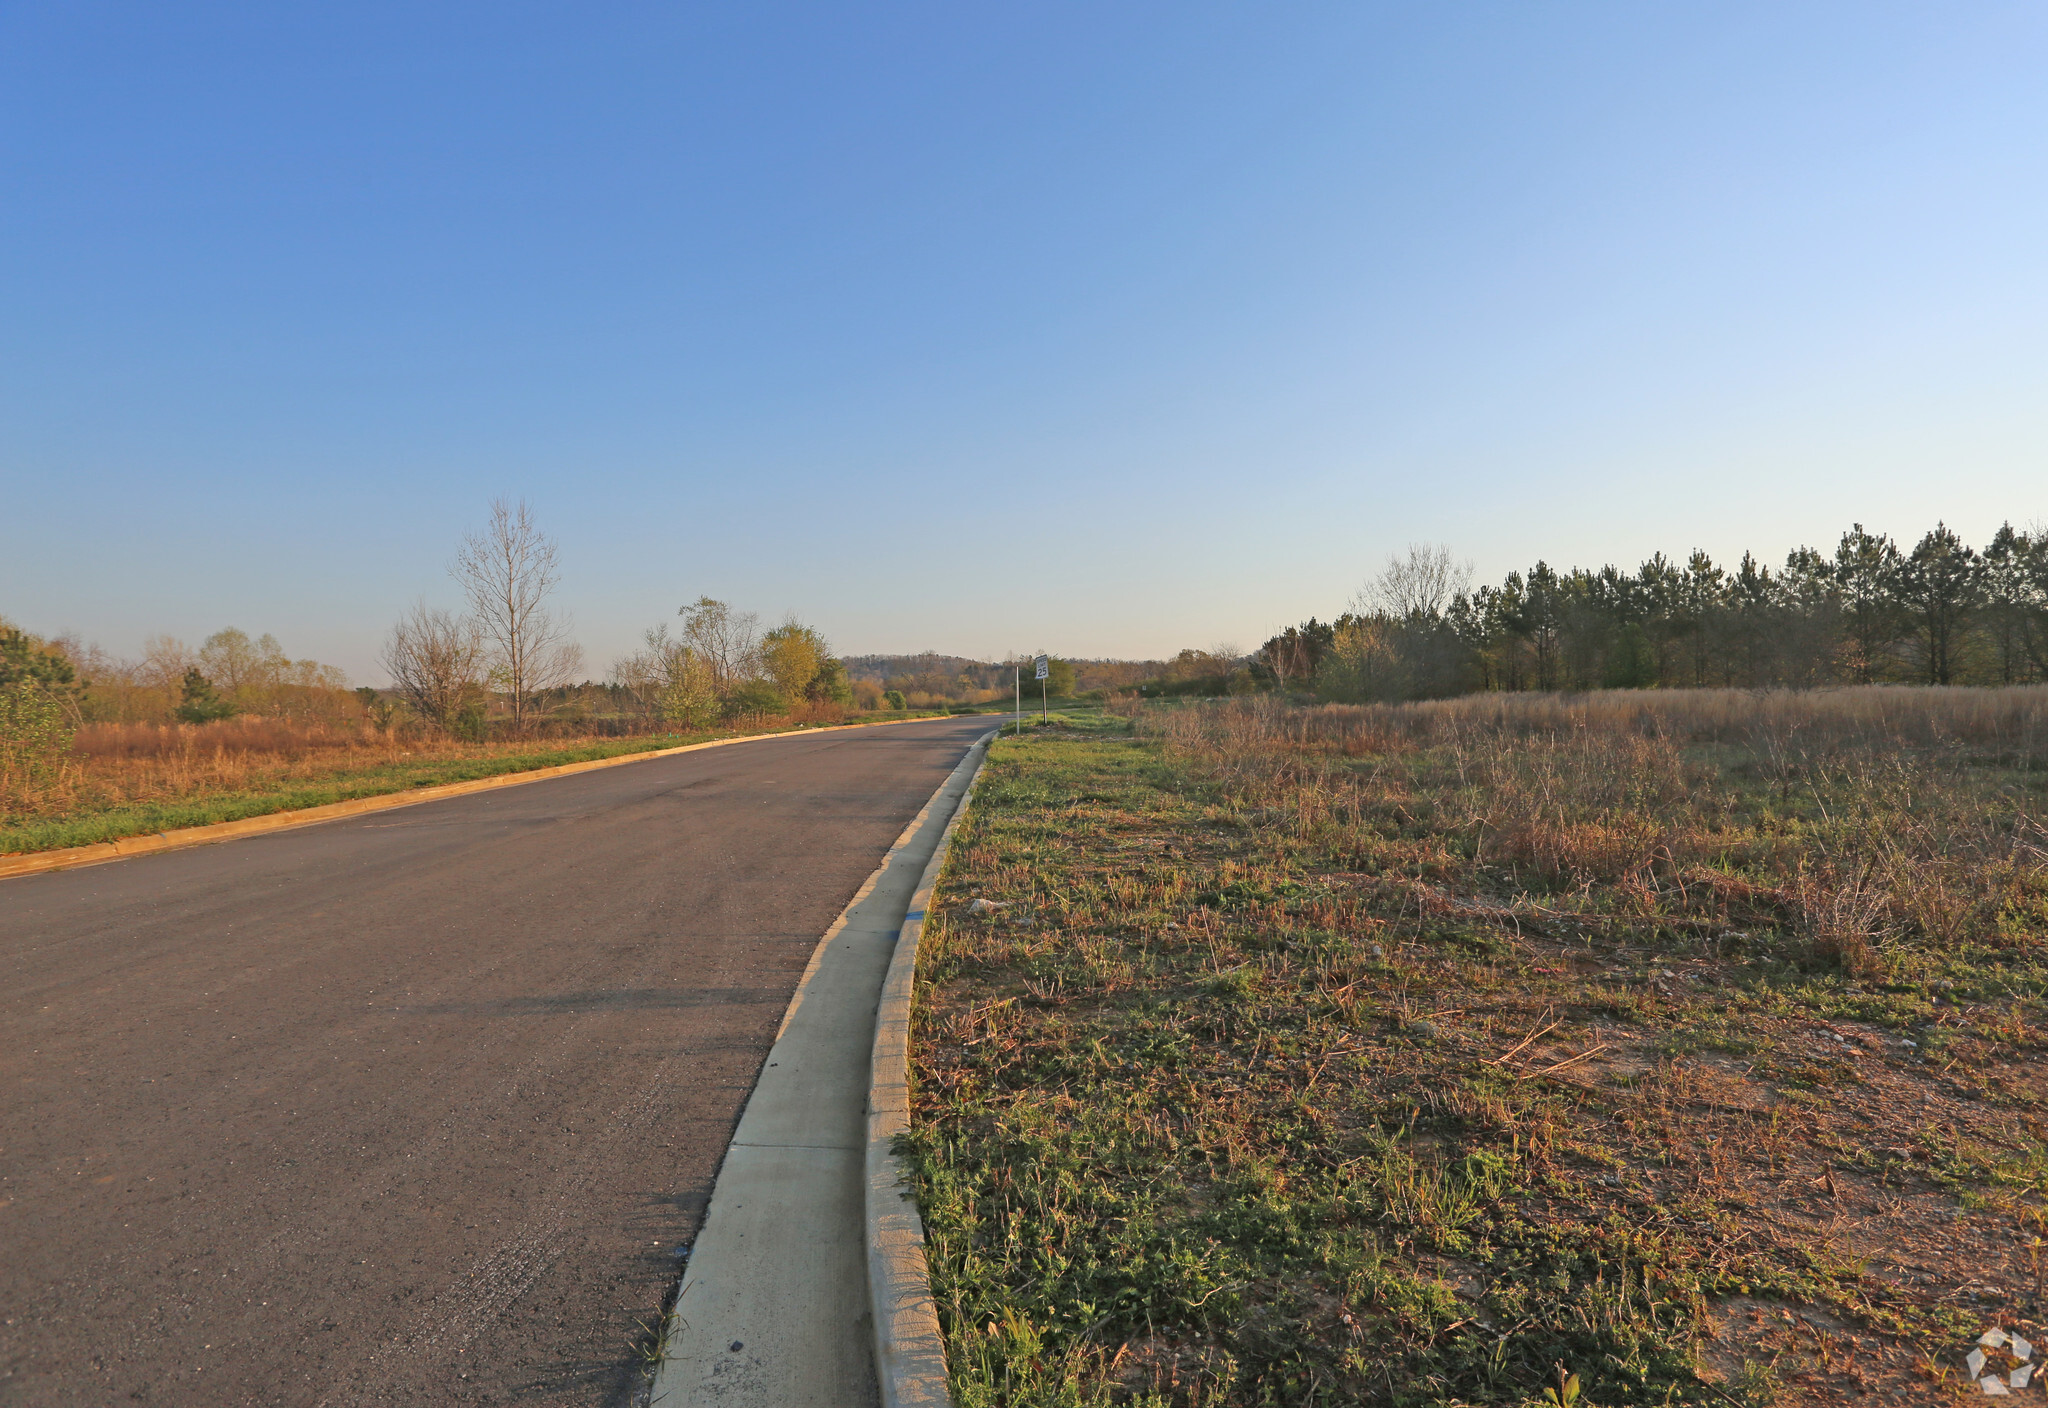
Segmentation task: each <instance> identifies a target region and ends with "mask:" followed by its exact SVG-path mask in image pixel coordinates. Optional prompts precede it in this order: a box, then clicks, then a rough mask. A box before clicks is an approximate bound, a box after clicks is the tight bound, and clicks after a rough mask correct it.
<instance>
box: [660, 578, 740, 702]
mask: <svg viewBox="0 0 2048 1408" xmlns="http://www.w3.org/2000/svg"><path fill="white" fill-rule="evenodd" d="M676 614H677V615H679V616H681V617H682V618H683V643H684V644H686V645H688V646H689V647H690V649H691V650H693V651H695V652H696V654H697V658H699V659H700V660H702V661H703V662H704V664H705V665H706V666H707V667H709V669H710V671H711V684H712V688H714V689H715V690H717V691H718V697H719V698H720V699H723V698H725V697H726V696H727V695H729V694H731V693H732V691H733V690H734V688H735V687H737V686H738V685H740V684H742V683H744V682H745V681H747V680H750V679H753V678H755V677H756V676H757V675H759V674H760V672H761V618H760V617H759V616H757V615H755V614H754V613H753V612H751V611H735V610H733V609H732V608H731V607H730V606H728V605H726V604H725V603H724V602H722V601H716V600H713V599H712V598H711V597H708V596H703V597H698V598H697V600H696V601H695V602H693V603H692V604H691V605H689V606H685V607H683V608H682V609H681V610H679V611H678V612H677V613H676Z"/></svg>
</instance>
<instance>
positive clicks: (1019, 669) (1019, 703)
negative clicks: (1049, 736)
mask: <svg viewBox="0 0 2048 1408" xmlns="http://www.w3.org/2000/svg"><path fill="white" fill-rule="evenodd" d="M1010 673H1011V675H1012V676H1013V678H1012V679H1011V680H1010V684H1011V686H1012V687H1013V688H1014V689H1015V690H1016V697H1015V707H1014V708H1012V709H1011V710H1010V712H1011V714H1012V715H1014V716H1015V717H1013V718H1012V719H1011V720H1010V731H1011V732H1012V733H1018V734H1021V733H1023V732H1024V662H1023V661H1021V660H1018V661H1013V662H1012V668H1011V671H1010Z"/></svg>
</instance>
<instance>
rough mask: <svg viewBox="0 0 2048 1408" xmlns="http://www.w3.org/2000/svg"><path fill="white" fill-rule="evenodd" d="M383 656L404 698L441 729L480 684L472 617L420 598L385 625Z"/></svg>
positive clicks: (480, 650) (480, 655)
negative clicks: (388, 628) (393, 622)
mask: <svg viewBox="0 0 2048 1408" xmlns="http://www.w3.org/2000/svg"><path fill="white" fill-rule="evenodd" d="M383 660H384V668H385V669H386V670H389V671H390V672H391V682H392V683H393V684H395V685H397V686H398V692H399V693H400V694H401V695H403V696H404V697H405V701H406V702H407V703H408V704H410V705H412V706H413V708H415V709H417V710H418V711H419V712H420V713H421V714H422V715H423V716H425V717H426V718H429V719H432V720H433V721H434V722H435V723H437V724H440V725H441V726H442V727H444V728H445V727H447V726H448V724H449V723H450V721H451V720H453V719H454V718H455V716H456V714H457V713H458V712H459V711H460V710H461V708H462V705H463V701H464V699H465V697H466V696H468V695H469V694H470V692H471V691H472V690H474V689H475V688H476V687H477V686H478V685H479V684H480V683H481V682H482V676H483V663H484V643H483V639H482V637H481V636H480V635H479V634H478V632H477V628H476V623H475V622H474V621H471V620H469V619H467V618H465V617H459V616H456V615H455V614H454V613H453V612H450V611H443V610H441V609H440V608H438V607H432V606H428V605H427V604H426V603H425V602H420V603H418V604H417V605H415V606H414V607H413V608H412V610H410V611H408V612H407V613H406V614H405V615H403V616H401V617H399V618H398V624H397V625H395V626H393V627H392V628H391V637H390V639H389V640H387V641H386V642H385V644H384V657H383Z"/></svg>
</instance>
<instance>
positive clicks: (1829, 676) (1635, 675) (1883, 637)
mask: <svg viewBox="0 0 2048 1408" xmlns="http://www.w3.org/2000/svg"><path fill="white" fill-rule="evenodd" d="M1471 575H1472V573H1471V566H1470V564H1468V563H1462V562H1459V561H1457V560H1456V559H1455V558H1454V557H1453V555H1452V553H1451V550H1450V549H1449V548H1447V547H1444V546H1442V545H1441V544H1435V545H1423V544H1417V545H1413V546H1411V547H1410V548H1409V549H1408V551H1407V553H1406V554H1405V555H1402V556H1397V557H1395V558H1393V559H1392V560H1390V561H1389V562H1388V564H1387V566H1386V568H1385V570H1384V571H1382V572H1381V573H1380V574H1379V575H1378V576H1377V577H1375V578H1374V579H1373V580H1372V581H1370V582H1368V583H1367V584H1366V586H1365V589H1364V590H1363V591H1362V592H1360V593H1359V595H1358V596H1357V598H1356V599H1354V600H1353V602H1352V604H1351V609H1350V610H1348V611H1346V612H1344V613H1343V614H1342V615H1340V616H1338V617H1337V618H1336V619H1335V620H1334V621H1327V622H1326V621H1318V620H1316V619H1315V618H1314V617H1311V618H1310V619H1308V620H1307V621H1304V622H1302V623H1301V624H1300V625H1298V626H1290V627H1288V628H1287V629H1286V630H1285V631H1283V632H1281V633H1280V634H1279V635H1277V636H1274V637H1273V638H1272V639H1271V640H1269V641H1267V642H1266V643H1265V644H1264V645H1263V646H1261V647H1260V648H1259V649H1258V650H1257V651H1255V652H1254V653H1253V655H1252V656H1251V658H1250V659H1249V661H1248V662H1247V665H1248V668H1249V669H1250V670H1251V672H1252V675H1253V677H1254V679H1255V681H1256V683H1257V684H1258V685H1259V686H1263V687H1268V688H1277V689H1279V690H1281V691H1282V692H1291V693H1297V694H1308V695H1312V696H1314V697H1315V698H1317V699H1321V700H1325V701H1336V702H1348V703H1361V702H1368V701H1392V700H1402V699H1437V698H1446V697H1449V696H1452V695H1458V694H1470V693H1475V692H1482V691H1497V690H1506V691H1516V690H1556V689H1569V690H1587V689H1599V688H1606V689H1654V688H1694V689H1703V688H1711V687H1717V686H1718V687H1723V688H1751V689H1756V688H1769V687H1786V688H1795V689H1804V688H1812V687H1817V686H1828V685H1845V684H1887V683H1897V684H1931V685H1950V684H1972V685H2010V684H2029V683H2035V684H2038V683H2041V682H2043V681H2048V526H2042V525H2037V526H2035V527H2034V528H2031V529H2018V528H2014V527H2013V526H2012V525H2011V524H2010V523H2008V524H2006V525H2004V526H2003V527H2001V528H2000V529H1999V530H1998V532H1997V533H1995V534H1993V535H1992V538H1991V541H1990V542H1988V543H1986V544H1985V545H1984V547H1983V548H1982V549H1981V550H1980V549H1977V548H1973V547H1971V546H1970V545H1969V544H1968V543H1965V542H1964V541H1963V540H1962V538H1961V537H1960V536H1958V535H1957V533H1956V532H1955V530H1953V529H1951V528H1950V527H1949V526H1948V525H1947V524H1945V523H1937V524H1936V525H1935V526H1934V527H1933V528H1931V529H1929V530H1928V531H1927V532H1926V533H1925V534H1923V535H1922V536H1921V537H1920V539H1919V540H1918V541H1917V542H1915V543H1914V544H1913V546H1912V547H1911V548H1910V549H1908V548H1906V547H1904V546H1903V545H1901V544H1899V543H1896V542H1893V541H1892V539H1891V538H1890V537H1889V536H1888V535H1886V534H1884V533H1877V532H1871V531H1870V530H1868V529H1866V528H1865V527H1864V526H1863V525H1862V524H1860V523H1858V524H1855V525H1854V526H1852V527H1851V528H1850V529H1849V531H1848V532H1846V533H1844V534H1842V536H1841V539H1840V541H1838V542H1837V543H1836V544H1835V547H1834V550H1833V551H1832V552H1823V551H1821V550H1820V549H1818V548H1812V547H1800V548H1795V549H1793V550H1792V552H1790V553H1789V554H1787V555H1786V558H1785V561H1784V564H1783V565H1782V566H1781V567H1778V568H1776V569H1775V570H1774V569H1773V568H1772V567H1771V566H1770V565H1769V564H1768V563H1764V562H1760V561H1759V560H1757V558H1756V557H1754V556H1753V555H1752V554H1749V553H1744V554H1743V555H1742V561H1741V562H1740V563H1739V564H1737V565H1736V566H1735V567H1733V568H1732V569H1731V568H1728V567H1725V566H1723V565H1721V564H1719V563H1716V562H1715V561H1714V560H1713V558H1712V557H1710V556H1709V555H1708V554H1706V553H1705V552H1702V551H1699V550H1698V549H1695V550H1694V551H1693V552H1692V553H1691V554H1690V555H1688V556H1687V558H1686V559H1685V561H1684V562H1682V563H1681V562H1678V561H1676V560H1675V559H1672V558H1668V557H1666V556H1664V554H1662V553H1658V554H1656V555H1655V556H1653V557H1651V558H1650V560H1649V561H1647V562H1645V563H1643V564H1642V566H1641V567H1639V568H1638V569H1637V570H1635V571H1634V572H1628V571H1625V570H1621V569H1618V568H1616V567H1614V566H1613V565H1611V564H1610V565H1608V566H1604V567H1601V568H1598V569H1597V570H1596V569H1591V568H1583V567H1575V568H1571V569H1569V570H1565V571H1561V570H1559V569H1557V568H1554V567H1552V566H1551V565H1550V564H1549V563H1547V562H1540V561H1539V562H1538V563H1537V564H1536V565H1535V566H1534V567H1532V568H1530V569H1529V570H1528V571H1527V572H1520V571H1517V572H1510V573H1508V575H1507V576H1506V577H1505V578H1504V579H1503V580H1502V581H1501V583H1500V585H1499V586H1480V587H1477V588H1473V587H1472V586H1471ZM1208 692H1212V693H1222V692H1224V691H1222V690H1220V689H1212V690H1210V691H1208Z"/></svg>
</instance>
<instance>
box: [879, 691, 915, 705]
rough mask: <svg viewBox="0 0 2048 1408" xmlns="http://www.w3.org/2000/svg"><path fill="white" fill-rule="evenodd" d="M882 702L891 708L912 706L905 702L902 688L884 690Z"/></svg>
mask: <svg viewBox="0 0 2048 1408" xmlns="http://www.w3.org/2000/svg"><path fill="white" fill-rule="evenodd" d="M882 702H883V703H884V704H886V705H888V706H889V707H890V708H891V709H907V708H909V707H910V706H909V705H908V704H906V703H905V702H904V699H903V691H902V690H900V689H885V690H883V691H882Z"/></svg>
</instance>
